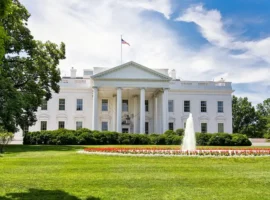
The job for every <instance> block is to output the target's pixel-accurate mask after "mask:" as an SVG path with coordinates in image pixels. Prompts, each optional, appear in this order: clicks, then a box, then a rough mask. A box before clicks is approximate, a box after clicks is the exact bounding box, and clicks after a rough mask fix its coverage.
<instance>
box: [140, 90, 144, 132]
mask: <svg viewBox="0 0 270 200" xmlns="http://www.w3.org/2000/svg"><path fill="white" fill-rule="evenodd" d="M140 97H141V101H140V133H145V89H144V88H141V95H140Z"/></svg>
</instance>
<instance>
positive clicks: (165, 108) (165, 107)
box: [162, 88, 169, 133]
mask: <svg viewBox="0 0 270 200" xmlns="http://www.w3.org/2000/svg"><path fill="white" fill-rule="evenodd" d="M162 104H163V106H162V116H163V119H162V121H163V126H162V127H163V133H164V132H165V131H167V130H168V121H169V119H168V88H164V90H163V94H162Z"/></svg>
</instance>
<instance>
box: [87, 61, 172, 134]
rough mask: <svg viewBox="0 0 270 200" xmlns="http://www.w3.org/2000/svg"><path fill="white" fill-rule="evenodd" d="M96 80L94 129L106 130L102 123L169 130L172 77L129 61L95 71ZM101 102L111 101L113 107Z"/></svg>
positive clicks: (111, 126)
mask: <svg viewBox="0 0 270 200" xmlns="http://www.w3.org/2000/svg"><path fill="white" fill-rule="evenodd" d="M92 79H93V88H92V89H93V116H92V123H93V129H94V130H102V129H103V127H102V123H103V124H106V123H107V124H108V130H110V131H117V132H127V131H128V132H132V133H149V132H156V133H163V132H164V131H166V130H168V88H169V81H170V80H171V78H170V77H168V76H166V75H164V74H162V73H160V72H157V71H154V70H152V69H149V68H146V67H144V66H142V65H139V64H137V63H134V62H129V63H126V64H124V65H120V66H118V67H115V68H112V69H109V70H105V71H103V72H100V73H98V74H95V75H93V76H92ZM102 99H108V100H107V101H105V100H102ZM99 102H101V103H102V102H103V103H104V102H105V103H106V102H107V104H108V105H109V106H108V107H109V108H108V109H107V110H106V109H105V110H106V111H104V110H102V106H101V105H99ZM105 107H106V106H105ZM115 113H116V114H115Z"/></svg>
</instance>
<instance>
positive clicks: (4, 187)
mask: <svg viewBox="0 0 270 200" xmlns="http://www.w3.org/2000/svg"><path fill="white" fill-rule="evenodd" d="M82 148H83V146H16V145H14V146H9V147H8V148H6V151H7V153H5V154H4V155H2V156H1V155H0V200H10V199H18V200H29V199H30V200H31V199H35V200H39V199H46V200H53V199H60V200H83V199H88V200H91V199H93V200H94V199H140V200H144V199H155V200H159V199H181V200H182V199H190V200H196V199H199V200H204V199H205V200H206V199H207V200H209V199H217V200H220V199H233V200H235V199H258V200H263V199H270V190H269V188H270V157H261V158H259V157H255V158H228V157H226V158H209V157H123V156H122V157H117V156H98V155H84V154H77V153H76V151H77V150H79V149H82Z"/></svg>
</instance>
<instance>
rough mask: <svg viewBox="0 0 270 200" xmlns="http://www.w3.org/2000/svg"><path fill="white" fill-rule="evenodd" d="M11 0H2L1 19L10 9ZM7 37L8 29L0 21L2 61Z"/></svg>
mask: <svg viewBox="0 0 270 200" xmlns="http://www.w3.org/2000/svg"><path fill="white" fill-rule="evenodd" d="M10 6H11V0H1V1H0V19H3V18H4V17H5V16H6V15H7V14H8V12H9V11H10ZM6 39H7V35H6V31H5V29H4V27H3V24H2V23H1V22H0V63H1V60H2V58H3V56H4V54H5V47H4V42H5V40H6Z"/></svg>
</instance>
